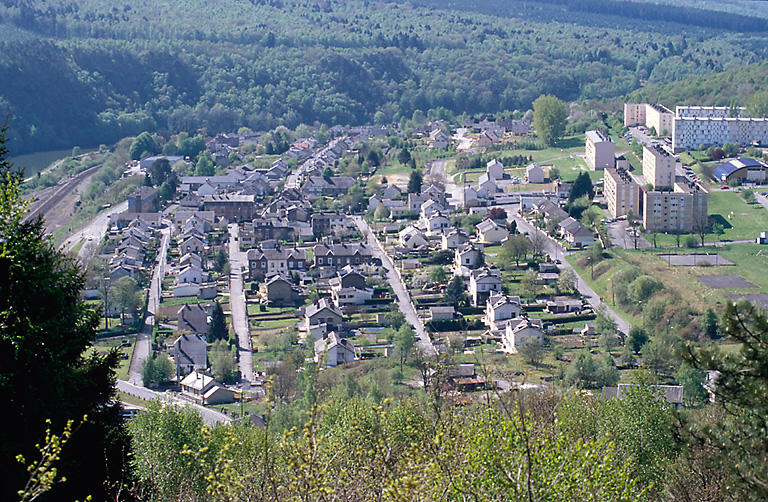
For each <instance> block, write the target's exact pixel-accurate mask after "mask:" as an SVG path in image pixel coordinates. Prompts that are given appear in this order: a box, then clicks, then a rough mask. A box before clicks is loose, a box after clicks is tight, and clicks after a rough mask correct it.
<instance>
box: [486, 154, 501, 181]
mask: <svg viewBox="0 0 768 502" xmlns="http://www.w3.org/2000/svg"><path fill="white" fill-rule="evenodd" d="M485 172H486V173H487V174H488V178H490V179H492V180H503V179H504V164H502V163H501V162H499V160H498V159H493V160H492V161H490V162H488V163H487V164H486V165H485Z"/></svg>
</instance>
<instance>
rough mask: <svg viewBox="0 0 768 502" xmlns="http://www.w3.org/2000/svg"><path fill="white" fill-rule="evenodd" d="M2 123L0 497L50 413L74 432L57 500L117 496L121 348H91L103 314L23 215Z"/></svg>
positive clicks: (11, 494) (70, 266)
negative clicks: (112, 484)
mask: <svg viewBox="0 0 768 502" xmlns="http://www.w3.org/2000/svg"><path fill="white" fill-rule="evenodd" d="M5 133H6V128H5V127H0V277H2V278H3V280H2V281H0V326H2V329H0V368H2V376H0V391H1V392H2V395H3V401H4V408H3V409H4V412H5V413H4V417H3V423H4V425H3V427H2V428H0V467H1V468H2V472H3V480H4V481H3V483H2V484H0V498H2V499H3V500H17V493H16V491H17V490H19V489H21V488H22V487H23V485H24V483H25V481H26V480H27V478H28V477H29V473H28V472H27V471H26V470H25V469H24V468H23V466H22V465H21V464H20V463H19V462H18V461H17V460H16V456H17V455H23V456H24V458H25V459H27V460H28V461H33V460H37V459H38V457H39V454H38V453H37V452H36V450H35V444H37V443H42V442H43V441H44V439H45V438H44V432H45V430H46V420H50V421H51V424H50V428H51V430H52V431H54V432H60V431H62V430H64V427H65V424H66V422H67V421H68V420H74V421H75V422H76V423H77V422H79V421H80V420H82V418H83V416H84V415H87V416H88V420H87V421H86V422H85V423H84V424H83V425H82V426H80V427H79V428H77V429H76V430H75V432H74V433H73V435H72V437H71V438H70V440H69V441H68V442H67V444H66V446H65V447H64V449H63V451H62V454H61V459H60V461H59V462H58V465H57V469H58V472H57V474H58V475H59V476H60V478H59V479H61V478H64V477H66V482H63V483H58V484H55V486H54V487H53V489H52V491H51V493H50V494H49V495H50V497H51V500H74V499H79V500H84V499H85V497H86V496H87V495H92V496H93V497H94V498H95V499H99V500H105V499H110V498H111V499H114V498H115V497H114V496H110V495H108V493H107V491H108V490H109V488H108V487H106V486H105V485H104V484H103V482H104V481H105V480H107V479H108V478H111V479H112V480H115V481H117V480H120V479H123V472H124V470H123V469H124V461H125V457H124V453H125V451H126V448H127V443H126V437H125V435H124V433H123V430H122V426H121V425H120V423H121V422H120V415H119V404H117V403H116V402H115V400H114V381H115V370H116V368H117V365H118V355H117V352H116V351H112V352H110V353H109V354H107V355H102V354H99V353H97V352H93V351H91V352H90V353H89V355H85V351H86V350H88V349H90V347H91V343H92V342H93V341H94V340H95V338H96V329H97V327H98V323H99V313H98V312H96V310H95V309H93V308H92V307H91V306H89V305H87V304H85V303H84V302H83V300H82V299H81V296H80V293H81V291H82V289H83V287H84V285H85V277H84V274H83V272H82V271H81V270H80V268H79V266H78V264H77V263H76V262H75V261H73V260H72V259H69V258H67V257H65V256H64V255H63V254H62V253H61V252H60V251H59V250H58V249H57V247H56V246H55V245H54V243H53V241H52V240H50V239H48V238H47V237H46V236H45V233H46V230H45V227H44V225H43V221H42V220H40V219H37V220H34V221H30V222H23V221H22V216H23V215H24V211H25V204H24V202H23V201H22V199H21V196H20V190H19V186H20V183H21V181H22V179H23V174H22V172H21V171H19V170H16V169H14V168H13V166H12V165H11V163H10V162H9V161H8V160H7V159H6V155H7V154H8V150H7V149H6V148H5Z"/></svg>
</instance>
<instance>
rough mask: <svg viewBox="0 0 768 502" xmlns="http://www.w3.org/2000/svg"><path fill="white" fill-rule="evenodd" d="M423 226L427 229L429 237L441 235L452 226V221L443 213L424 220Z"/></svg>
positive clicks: (422, 220) (422, 221)
mask: <svg viewBox="0 0 768 502" xmlns="http://www.w3.org/2000/svg"><path fill="white" fill-rule="evenodd" d="M421 224H422V226H423V227H424V228H425V229H426V231H427V235H439V234H441V233H442V232H443V229H446V228H449V227H450V226H451V220H450V219H448V217H447V216H445V215H444V214H442V213H434V214H433V215H431V216H429V217H427V218H422V219H421Z"/></svg>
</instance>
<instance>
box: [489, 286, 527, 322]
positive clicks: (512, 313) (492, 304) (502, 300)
mask: <svg viewBox="0 0 768 502" xmlns="http://www.w3.org/2000/svg"><path fill="white" fill-rule="evenodd" d="M522 313H523V307H522V305H521V303H520V297H519V296H509V295H504V294H492V295H490V296H489V297H488V300H487V301H486V304H485V317H484V318H483V320H484V322H485V324H486V325H487V326H488V328H489V329H491V330H496V329H502V328H503V327H504V324H505V323H506V322H507V321H509V320H510V319H514V318H516V317H520V315H521V314H522Z"/></svg>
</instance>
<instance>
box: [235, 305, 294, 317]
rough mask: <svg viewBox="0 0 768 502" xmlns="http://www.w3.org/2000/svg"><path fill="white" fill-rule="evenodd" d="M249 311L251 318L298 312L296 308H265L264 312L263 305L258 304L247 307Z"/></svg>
mask: <svg viewBox="0 0 768 502" xmlns="http://www.w3.org/2000/svg"><path fill="white" fill-rule="evenodd" d="M246 308H247V310H248V315H249V316H255V315H261V314H263V315H267V314H269V315H274V314H285V313H289V312H290V313H293V312H296V307H264V310H262V309H261V305H260V304H258V303H249V304H248V305H247V306H246Z"/></svg>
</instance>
